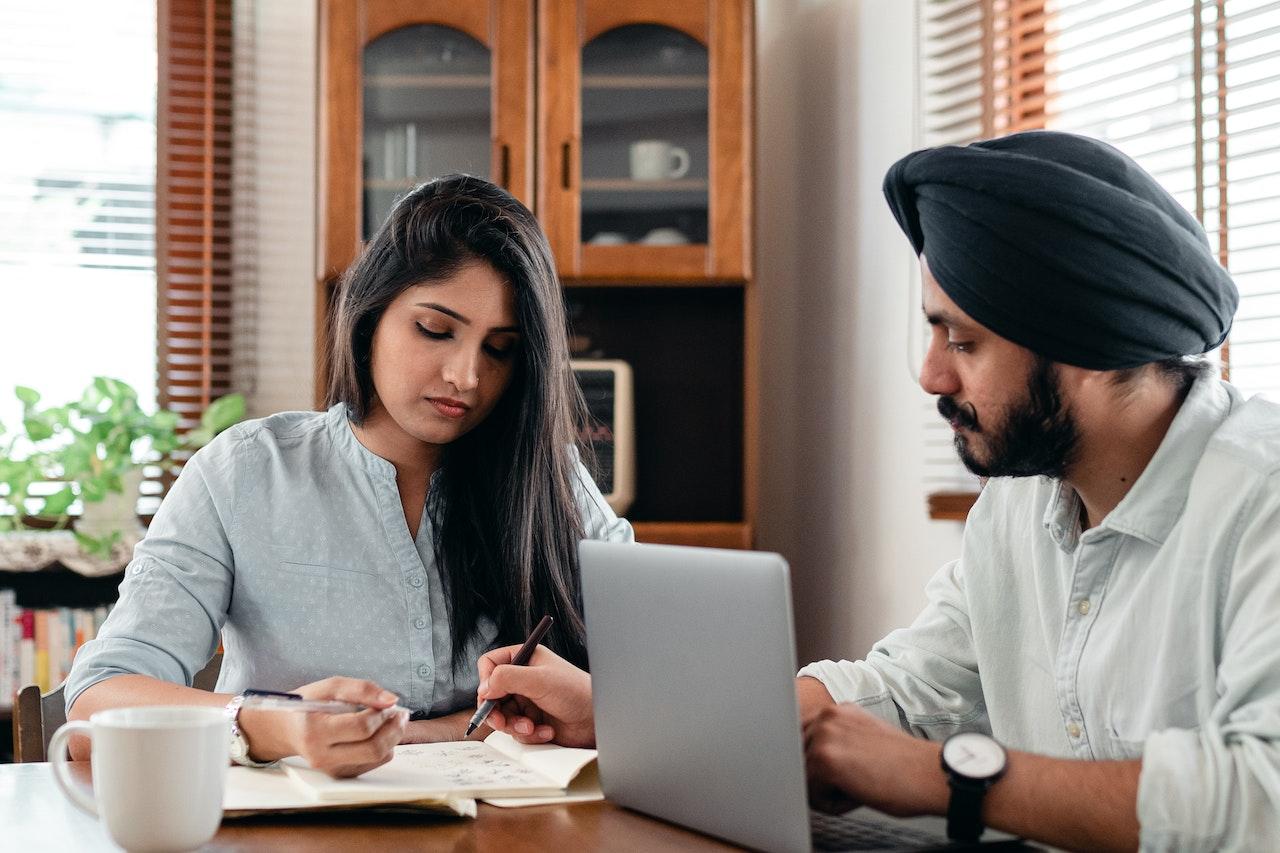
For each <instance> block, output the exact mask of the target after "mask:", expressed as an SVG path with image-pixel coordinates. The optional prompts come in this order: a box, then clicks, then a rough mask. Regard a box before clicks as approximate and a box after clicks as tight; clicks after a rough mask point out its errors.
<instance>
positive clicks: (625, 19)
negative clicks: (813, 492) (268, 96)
mask: <svg viewBox="0 0 1280 853" xmlns="http://www.w3.org/2000/svg"><path fill="white" fill-rule="evenodd" d="M751 13H752V3H751V0H475V2H467V3H458V2H453V0H322V2H321V19H320V25H321V29H320V103H319V116H320V128H319V133H320V146H319V150H320V158H321V163H320V192H319V203H320V211H319V217H318V221H319V228H320V234H319V241H318V245H319V254H320V258H319V263H318V270H317V289H316V300H317V348H316V351H317V373H316V375H317V394H322V393H323V391H322V389H323V388H324V386H325V383H326V382H327V379H326V377H325V372H324V367H323V364H324V342H323V330H324V328H325V324H326V322H327V319H328V311H329V305H330V301H331V299H332V292H333V286H334V284H335V282H336V280H337V277H338V276H339V275H340V274H341V272H342V270H344V269H345V268H346V267H347V265H348V264H350V263H351V261H352V260H353V259H354V258H355V256H356V254H357V253H358V251H359V248H360V245H361V242H362V241H363V240H365V239H368V237H369V235H370V234H371V232H372V231H373V230H374V229H376V228H377V226H378V225H379V223H380V222H381V221H382V219H383V217H384V216H385V215H386V212H387V210H388V209H389V208H390V206H391V204H392V203H393V202H394V200H395V198H396V197H397V196H398V195H399V194H400V193H402V192H404V191H405V190H407V189H408V188H410V187H411V186H413V185H415V184H416V183H419V182H421V181H423V180H426V179H428V178H430V177H432V176H435V175H440V174H445V173H448V172H459V171H460V172H469V173H471V174H477V175H481V176H483V177H486V178H488V179H490V180H492V181H494V182H495V183H499V184H501V185H503V186H505V187H506V188H507V189H508V190H509V191H511V193H512V194H513V195H515V196H516V197H517V198H519V199H521V200H522V201H524V202H525V203H526V204H527V205H529V206H530V207H531V208H532V209H533V210H534V211H535V212H536V213H537V214H538V217H539V219H540V221H541V222H542V224H543V227H544V228H545V229H546V231H547V235H548V238H549V240H550V242H551V247H552V250H553V252H554V254H555V258H556V263H557V266H558V268H559V273H560V277H561V280H562V282H563V283H564V285H565V288H566V290H565V296H566V302H567V304H568V309H569V312H570V325H571V328H572V333H573V340H572V341H571V346H572V349H573V351H574V355H575V357H587V358H590V357H603V358H622V359H625V360H627V361H628V362H629V363H630V364H631V365H632V369H633V372H634V376H635V398H636V399H635V420H636V442H635V446H636V454H637V476H636V482H637V494H636V501H635V503H634V504H633V506H632V508H631V510H630V511H629V512H628V516H629V517H630V518H631V519H632V521H633V523H634V524H635V526H636V529H637V534H638V535H639V537H640V538H641V539H642V540H647V541H664V542H677V543H688V544H705V545H721V546H732V547H749V546H750V544H751V542H752V525H751V522H752V507H753V503H754V500H753V498H754V469H755V465H754V453H755V443H754V435H755V432H754V429H753V422H754V406H755V400H754V390H753V389H754V376H755V368H754V353H753V350H752V347H751V346H750V343H751V329H752V324H753V322H754V320H753V318H754V306H755V293H754V288H753V286H752V283H751V275H752V270H751V240H750V233H751V208H752V195H751V156H752V153H751V126H752V109H751V108H752V97H751V95H752V84H751V63H752V44H753V37H754V36H753V31H752V17H751Z"/></svg>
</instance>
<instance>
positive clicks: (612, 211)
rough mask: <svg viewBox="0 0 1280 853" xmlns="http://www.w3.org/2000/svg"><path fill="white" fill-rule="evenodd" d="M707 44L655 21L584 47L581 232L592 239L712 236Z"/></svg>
mask: <svg viewBox="0 0 1280 853" xmlns="http://www.w3.org/2000/svg"><path fill="white" fill-rule="evenodd" d="M707 70H708V69H707V49H706V47H705V46H704V45H703V44H701V43H700V42H698V41H697V40H696V39H694V38H692V37H690V36H689V35H686V34H685V33H683V32H680V31H679V30H675V29H672V28H670V27H665V26H660V25H656V24H631V25H627V26H621V27H617V28H614V29H611V30H609V31H607V32H604V33H602V34H600V35H599V36H597V37H595V38H594V39H592V40H591V41H589V42H587V43H586V44H585V45H584V46H583V48H582V74H581V78H582V89H581V98H582V100H581V110H582V130H581V132H582V143H581V145H582V148H581V184H580V188H581V208H580V216H581V220H580V222H579V229H580V231H579V233H580V236H581V240H582V241H583V242H584V243H585V244H586V245H590V246H617V245H645V246H684V245H690V244H703V245H705V244H706V243H707V242H708V239H707V231H708V208H709V198H710V192H709V182H708V178H709V170H708V164H709V160H708V152H709V145H708V130H709V124H708V119H707V103H708V76H707Z"/></svg>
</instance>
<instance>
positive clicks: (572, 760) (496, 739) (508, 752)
mask: <svg viewBox="0 0 1280 853" xmlns="http://www.w3.org/2000/svg"><path fill="white" fill-rule="evenodd" d="M484 742H485V744H487V745H488V746H491V747H493V748H494V749H495V750H497V751H498V752H499V753H501V754H502V755H504V756H506V757H507V758H510V759H511V760H512V761H514V762H516V763H517V764H522V765H524V766H525V767H528V768H530V769H531V770H536V771H537V772H538V773H540V774H542V775H543V776H545V777H546V778H548V779H550V780H551V781H553V782H555V783H556V784H557V785H559V786H560V787H561V788H567V787H569V783H570V782H572V781H573V780H574V778H575V777H576V776H577V775H578V774H579V773H580V772H582V768H584V767H586V766H587V765H588V764H590V763H591V762H593V761H595V760H596V751H595V750H594V749H576V748H573V747H568V746H556V745H555V744H551V743H539V744H523V743H520V742H519V741H518V740H516V739H515V738H513V737H511V735H509V734H505V733H503V732H494V733H493V734H491V735H489V736H488V737H487V738H485V739H484Z"/></svg>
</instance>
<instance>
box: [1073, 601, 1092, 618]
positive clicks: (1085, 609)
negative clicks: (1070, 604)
mask: <svg viewBox="0 0 1280 853" xmlns="http://www.w3.org/2000/svg"><path fill="white" fill-rule="evenodd" d="M1076 610H1077V611H1079V613H1080V615H1081V616H1088V615H1089V599H1087V598H1082V599H1081V600H1080V603H1079V604H1077V605H1076Z"/></svg>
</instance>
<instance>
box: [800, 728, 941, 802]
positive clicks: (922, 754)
mask: <svg viewBox="0 0 1280 853" xmlns="http://www.w3.org/2000/svg"><path fill="white" fill-rule="evenodd" d="M804 759H805V768H806V772H807V774H808V778H809V801H810V803H811V804H812V805H813V807H814V808H816V809H820V810H822V811H828V812H832V813H840V812H846V811H849V810H850V809H852V808H856V807H857V806H861V805H867V806H871V807H873V808H876V809H879V810H880V811H882V812H885V813H886V814H891V815H897V816H899V817H907V816H911V815H919V814H941V813H943V812H945V811H946V808H947V800H948V799H949V797H950V790H949V788H948V787H947V780H946V776H945V774H944V773H943V770H942V764H941V747H940V746H939V745H938V744H936V743H930V742H929V741H926V740H918V739H916V738H913V737H912V736H911V735H909V734H907V733H906V732H904V731H902V730H901V729H899V728H896V727H894V726H891V725H889V724H888V723H886V722H884V721H883V720H880V719H879V718H877V717H873V716H872V715H871V714H869V713H867V712H866V711H864V710H863V709H862V708H860V707H858V706H857V705H827V706H825V707H822V708H819V709H818V710H817V711H816V712H814V713H813V714H812V716H811V717H810V719H809V721H808V722H807V723H806V724H805V726H804Z"/></svg>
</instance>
